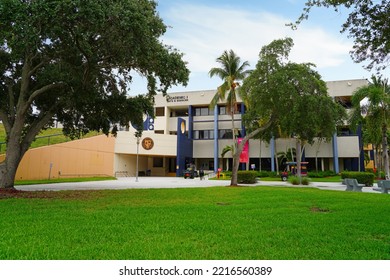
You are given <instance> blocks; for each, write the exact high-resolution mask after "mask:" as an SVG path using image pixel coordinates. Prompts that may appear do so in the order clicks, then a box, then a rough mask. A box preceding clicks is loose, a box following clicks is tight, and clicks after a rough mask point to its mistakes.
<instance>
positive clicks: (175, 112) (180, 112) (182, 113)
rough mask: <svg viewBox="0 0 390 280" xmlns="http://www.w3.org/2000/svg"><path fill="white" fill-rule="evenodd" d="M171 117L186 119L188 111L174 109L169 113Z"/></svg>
mask: <svg viewBox="0 0 390 280" xmlns="http://www.w3.org/2000/svg"><path fill="white" fill-rule="evenodd" d="M170 116H171V117H187V116H188V110H187V109H176V110H172V111H171V115H170Z"/></svg>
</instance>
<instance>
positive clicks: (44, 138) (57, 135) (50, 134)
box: [0, 124, 100, 154]
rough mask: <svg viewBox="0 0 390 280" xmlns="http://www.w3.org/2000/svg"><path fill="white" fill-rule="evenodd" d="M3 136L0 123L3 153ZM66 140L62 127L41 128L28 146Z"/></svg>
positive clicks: (4, 146)
mask: <svg viewBox="0 0 390 280" xmlns="http://www.w3.org/2000/svg"><path fill="white" fill-rule="evenodd" d="M99 134H100V133H98V132H96V131H92V132H90V133H88V134H86V135H84V137H83V138H87V137H92V136H96V135H99ZM5 138H6V135H5V129H4V125H3V124H0V143H4V144H1V149H0V154H4V153H5V150H6V145H5ZM67 141H70V139H69V138H68V137H66V136H65V135H63V134H62V128H50V129H46V130H43V131H42V132H41V133H40V134H39V135H38V136H37V137H36V140H35V141H34V142H33V143H32V144H31V147H30V148H38V147H42V146H47V145H54V144H59V143H63V142H67Z"/></svg>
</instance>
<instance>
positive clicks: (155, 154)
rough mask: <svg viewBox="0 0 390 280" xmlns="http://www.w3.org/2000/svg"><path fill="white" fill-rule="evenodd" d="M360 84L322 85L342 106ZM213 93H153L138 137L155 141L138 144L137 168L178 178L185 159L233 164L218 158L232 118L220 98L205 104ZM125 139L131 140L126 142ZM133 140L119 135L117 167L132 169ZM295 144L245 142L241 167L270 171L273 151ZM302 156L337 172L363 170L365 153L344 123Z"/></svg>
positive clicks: (213, 165)
mask: <svg viewBox="0 0 390 280" xmlns="http://www.w3.org/2000/svg"><path fill="white" fill-rule="evenodd" d="M364 85H367V80H365V79H359V80H347V81H334V82H328V83H327V86H328V93H329V95H330V96H331V97H333V98H334V100H335V102H340V103H341V104H343V106H345V107H346V108H347V109H348V108H349V107H350V105H351V96H352V94H353V92H354V91H355V90H356V89H357V88H359V87H361V86H364ZM214 94H215V90H207V91H194V92H179V93H171V94H169V95H168V96H166V97H164V96H162V95H158V96H156V98H155V119H154V120H151V119H146V121H145V128H147V129H148V130H146V131H144V133H143V137H142V139H141V141H143V139H145V138H148V140H149V141H150V140H151V141H153V142H154V146H153V148H152V149H150V150H146V149H145V148H144V147H141V148H140V150H139V155H140V156H141V157H142V163H141V166H140V170H143V169H145V170H150V171H151V174H152V175H153V174H156V175H167V174H169V173H171V174H176V175H178V176H179V175H181V174H182V172H183V170H184V169H185V168H186V165H187V164H189V163H190V162H192V163H194V164H195V166H196V167H197V168H201V167H202V168H204V169H206V170H213V171H216V169H217V168H223V169H226V168H227V167H228V166H230V167H231V166H232V155H231V154H230V153H227V154H226V155H225V158H224V159H223V158H222V156H221V153H222V150H223V149H224V148H225V147H226V146H228V145H231V144H232V120H231V116H230V115H229V114H228V112H227V111H226V106H225V104H224V103H223V102H221V103H220V104H218V106H216V107H215V108H214V109H210V108H209V105H210V102H211V99H212V97H213V96H214ZM239 102H240V100H239ZM238 108H239V110H238V113H237V114H236V115H234V126H235V128H238V130H239V134H241V135H243V134H244V133H245V131H244V128H243V127H242V124H241V116H242V114H244V113H245V107H244V105H243V103H239V106H238ZM119 139H123V141H120V140H119ZM119 142H120V143H119ZM130 143H132V144H131V145H129V144H130ZM135 143H136V139H135V138H134V136H133V132H132V131H130V132H122V133H120V136H119V137H118V141H117V145H116V148H115V152H116V157H117V160H116V163H117V165H116V169H118V170H122V169H126V168H127V169H128V170H127V171H129V172H131V173H133V171H132V170H134V155H135V150H134V147H135V146H136V145H134V144H135ZM294 147H295V141H294V140H293V139H274V140H272V141H271V142H270V143H267V142H261V141H260V140H250V141H249V163H248V166H246V165H243V166H242V167H241V168H248V167H249V166H250V167H251V168H253V167H255V169H256V170H259V169H260V168H261V169H262V170H272V171H274V170H275V168H276V164H275V163H276V157H275V155H276V154H277V153H278V152H285V151H287V150H288V149H289V148H294ZM304 157H305V158H304V160H305V161H308V162H309V165H308V169H309V170H310V169H312V170H313V169H315V168H316V167H317V168H318V169H319V170H334V171H336V172H339V171H342V170H345V169H347V170H363V169H364V154H363V143H362V139H361V135H360V131H359V130H358V131H357V132H352V131H350V130H349V128H348V126H345V127H343V128H341V129H340V132H339V133H338V134H335V135H334V136H333V137H332V140H331V141H329V142H324V141H316V143H315V144H313V145H306V146H305V149H304ZM316 161H317V164H316ZM130 166H131V167H130ZM130 169H132V170H130Z"/></svg>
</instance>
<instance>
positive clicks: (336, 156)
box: [332, 133, 340, 173]
mask: <svg viewBox="0 0 390 280" xmlns="http://www.w3.org/2000/svg"><path fill="white" fill-rule="evenodd" d="M332 148H333V168H334V172H335V173H339V172H340V168H339V150H338V148H337V134H336V133H334V134H333V137H332Z"/></svg>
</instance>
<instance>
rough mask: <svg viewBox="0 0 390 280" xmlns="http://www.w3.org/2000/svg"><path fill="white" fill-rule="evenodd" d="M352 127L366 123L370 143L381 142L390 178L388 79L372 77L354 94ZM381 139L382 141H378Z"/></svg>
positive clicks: (365, 128)
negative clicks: (370, 80) (368, 82)
mask: <svg viewBox="0 0 390 280" xmlns="http://www.w3.org/2000/svg"><path fill="white" fill-rule="evenodd" d="M352 106H353V111H352V114H351V116H350V121H351V124H352V128H356V127H357V125H360V124H362V123H364V131H365V138H366V139H367V140H368V141H369V143H373V144H377V143H378V142H381V146H382V149H381V150H382V153H383V158H384V171H385V174H386V178H387V179H390V170H389V147H388V139H387V138H388V129H389V125H390V85H389V83H388V80H387V79H382V78H380V77H375V76H374V77H372V82H371V83H370V84H369V85H367V86H364V87H361V88H359V89H357V90H356V91H355V92H354V93H353V96H352ZM378 139H380V141H378Z"/></svg>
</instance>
